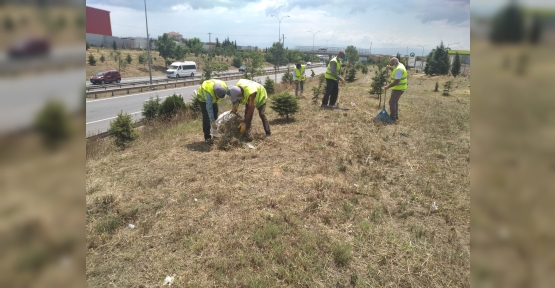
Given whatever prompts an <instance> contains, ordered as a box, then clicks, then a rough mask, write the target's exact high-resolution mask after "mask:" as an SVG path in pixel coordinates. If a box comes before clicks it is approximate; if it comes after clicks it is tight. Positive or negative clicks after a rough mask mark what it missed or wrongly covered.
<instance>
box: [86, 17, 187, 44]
mask: <svg viewBox="0 0 555 288" xmlns="http://www.w3.org/2000/svg"><path fill="white" fill-rule="evenodd" d="M86 8H87V9H86V12H87V29H86V41H87V43H89V44H90V45H92V46H98V47H112V46H113V45H114V42H115V43H116V46H117V47H118V48H125V49H143V50H144V49H147V40H146V37H124V38H120V37H115V36H112V23H111V21H110V11H106V10H102V9H98V8H94V7H89V6H86ZM174 33H175V32H174ZM177 34H179V33H177ZM179 35H181V34H179ZM154 46H155V45H154V43H153V39H150V48H151V49H154V48H155V47H154Z"/></svg>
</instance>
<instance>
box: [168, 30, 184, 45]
mask: <svg viewBox="0 0 555 288" xmlns="http://www.w3.org/2000/svg"><path fill="white" fill-rule="evenodd" d="M166 34H168V37H170V38H172V39H173V41H176V42H181V40H182V39H183V35H181V34H179V33H177V32H173V31H172V32H168V33H166Z"/></svg>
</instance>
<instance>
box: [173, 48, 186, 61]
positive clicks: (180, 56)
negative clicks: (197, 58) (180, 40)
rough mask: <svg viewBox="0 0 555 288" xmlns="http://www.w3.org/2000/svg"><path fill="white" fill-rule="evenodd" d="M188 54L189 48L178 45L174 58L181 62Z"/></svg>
mask: <svg viewBox="0 0 555 288" xmlns="http://www.w3.org/2000/svg"><path fill="white" fill-rule="evenodd" d="M187 53H189V48H188V47H187V46H185V45H177V47H176V48H175V52H174V55H173V58H175V59H176V60H179V61H183V60H184V59H185V57H187Z"/></svg>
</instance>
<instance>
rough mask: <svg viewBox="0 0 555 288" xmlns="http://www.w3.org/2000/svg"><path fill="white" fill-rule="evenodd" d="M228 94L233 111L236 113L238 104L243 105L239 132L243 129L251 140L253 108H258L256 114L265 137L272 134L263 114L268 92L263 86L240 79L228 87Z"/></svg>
mask: <svg viewBox="0 0 555 288" xmlns="http://www.w3.org/2000/svg"><path fill="white" fill-rule="evenodd" d="M229 96H230V98H231V102H232V103H233V109H232V112H233V113H237V109H238V107H239V104H244V105H245V118H244V119H243V122H242V123H241V124H239V127H238V128H239V131H240V132H241V133H245V131H246V132H247V133H245V134H246V138H247V140H248V141H252V137H251V135H250V128H251V122H252V115H253V113H254V108H256V109H258V115H259V116H260V119H261V120H262V125H263V126H264V131H265V132H266V138H268V137H270V136H271V135H272V134H271V132H270V122H268V118H267V117H266V114H265V112H266V100H267V99H268V94H267V93H266V88H264V86H262V85H261V84H260V83H257V82H254V81H251V80H248V79H240V80H239V81H237V84H235V86H231V87H229Z"/></svg>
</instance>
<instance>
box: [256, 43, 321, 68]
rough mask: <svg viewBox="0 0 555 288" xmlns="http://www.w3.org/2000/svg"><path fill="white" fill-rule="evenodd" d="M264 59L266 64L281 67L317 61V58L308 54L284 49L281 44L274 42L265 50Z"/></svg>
mask: <svg viewBox="0 0 555 288" xmlns="http://www.w3.org/2000/svg"><path fill="white" fill-rule="evenodd" d="M264 59H265V61H266V62H268V63H272V64H274V65H278V64H280V65H281V64H285V63H298V62H303V61H304V62H309V61H317V60H318V57H317V56H316V55H313V54H310V53H302V52H300V51H298V50H289V49H287V48H284V47H283V44H282V43H281V42H274V43H273V44H272V47H270V48H266V49H265V53H264Z"/></svg>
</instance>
